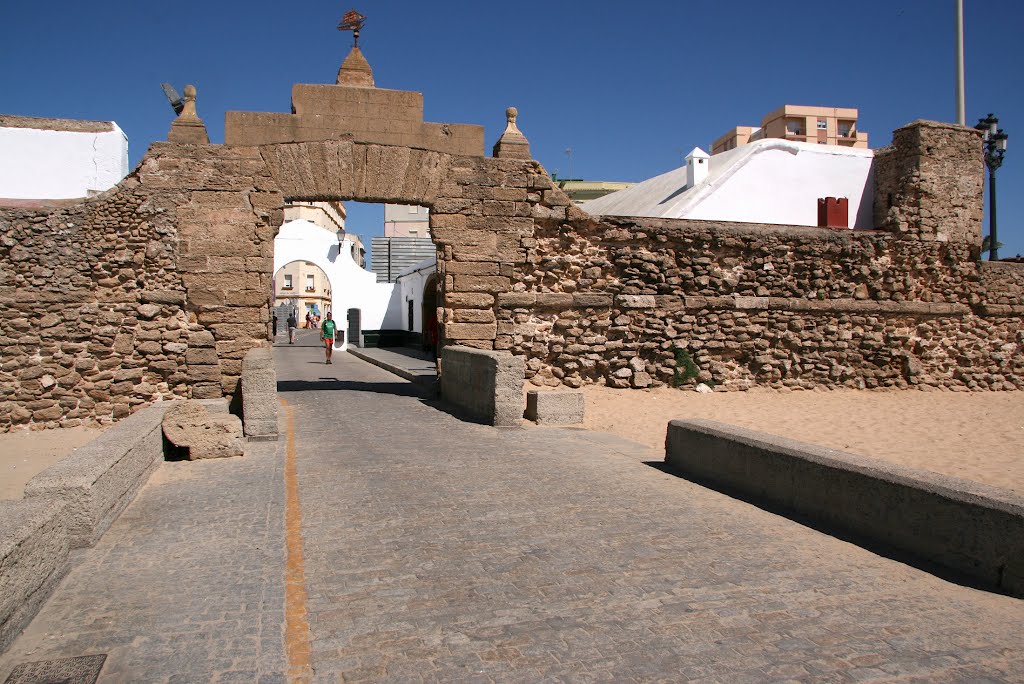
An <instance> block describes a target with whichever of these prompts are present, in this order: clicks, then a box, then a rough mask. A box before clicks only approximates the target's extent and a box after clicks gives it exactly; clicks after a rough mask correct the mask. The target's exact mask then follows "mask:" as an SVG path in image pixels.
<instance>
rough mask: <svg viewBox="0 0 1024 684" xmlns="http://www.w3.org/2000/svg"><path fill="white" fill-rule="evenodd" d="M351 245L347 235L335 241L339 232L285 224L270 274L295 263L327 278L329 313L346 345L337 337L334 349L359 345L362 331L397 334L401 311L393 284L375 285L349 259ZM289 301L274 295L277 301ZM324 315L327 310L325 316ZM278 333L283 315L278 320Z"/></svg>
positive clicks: (276, 243) (371, 277) (276, 242)
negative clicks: (310, 267)
mask: <svg viewBox="0 0 1024 684" xmlns="http://www.w3.org/2000/svg"><path fill="white" fill-rule="evenodd" d="M352 247H353V245H352V242H351V241H350V240H349V239H348V237H347V236H343V238H342V239H341V241H340V242H339V240H338V235H337V233H335V232H333V231H331V230H327V229H325V228H323V227H321V226H319V225H317V224H315V223H313V222H311V221H307V220H304V219H299V220H295V221H287V222H286V223H285V224H284V225H282V226H281V230H280V231H279V232H278V234H277V237H276V238H275V239H274V273H275V274H277V273H279V272H280V271H281V270H282V269H284V267H285V266H288V265H289V264H291V263H293V262H296V261H298V262H307V263H310V264H313V265H314V266H316V267H317V268H319V269H320V270H321V271H323V272H324V274H325V275H326V276H327V279H328V281H329V286H328V287H327V288H325V289H327V290H329V291H330V301H331V304H330V309H329V311H330V312H331V313H332V314H333V316H334V320H336V321H337V322H338V328H339V329H340V330H344V331H346V335H345V339H344V341H341V337H340V336H339V337H338V338H337V340H338V341H337V342H336V344H335V347H336V348H337V349H346V348H347V347H348V345H349V344H350V343H355V344H356V345H361V341H360V339H353V338H355V337H357V336H359V337H361V336H362V334H363V333H364V332H365V331H371V330H372V331H379V330H401V329H402V308H401V300H400V298H399V294H398V292H397V290H396V287H395V284H394V283H378V282H377V276H376V274H375V273H373V271H367V270H365V269H363V268H362V267H360V266H359V265H358V264H357V263H356V262H355V260H354V259H353V257H352V253H353V249H352ZM282 296H287V293H285V292H275V298H278V297H282ZM324 315H326V311H325V312H324ZM278 319H279V323H278V330H282V329H283V328H282V327H281V325H280V319H281V316H278Z"/></svg>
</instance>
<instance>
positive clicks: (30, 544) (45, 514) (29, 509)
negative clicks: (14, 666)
mask: <svg viewBox="0 0 1024 684" xmlns="http://www.w3.org/2000/svg"><path fill="white" fill-rule="evenodd" d="M69 549H70V535H69V533H68V519H67V516H66V515H65V506H64V504H63V503H60V502H58V501H49V500H46V499H29V500H26V499H20V500H17V501H0V653H3V652H4V650H5V649H6V648H7V647H8V646H10V645H11V642H13V641H14V639H15V638H16V637H17V636H18V634H20V633H21V630H23V629H25V627H27V626H28V623H29V622H31V621H32V618H33V617H35V614H36V613H37V612H38V611H39V609H40V608H41V607H42V605H43V602H44V601H46V598H47V597H48V596H49V595H50V592H51V591H53V588H54V587H56V586H57V583H58V582H60V580H61V578H62V577H64V575H65V574H66V573H67V571H68V567H69V562H68V551H69Z"/></svg>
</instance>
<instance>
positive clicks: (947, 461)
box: [584, 386, 1024, 495]
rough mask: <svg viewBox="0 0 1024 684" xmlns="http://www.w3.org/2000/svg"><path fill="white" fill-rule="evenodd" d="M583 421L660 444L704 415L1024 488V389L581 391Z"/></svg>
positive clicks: (1020, 490) (1006, 486)
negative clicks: (673, 425)
mask: <svg viewBox="0 0 1024 684" xmlns="http://www.w3.org/2000/svg"><path fill="white" fill-rule="evenodd" d="M584 393H585V396H586V401H587V407H586V418H585V423H584V426H585V427H587V428H588V429H591V430H599V431H605V432H611V433H614V434H617V435H620V436H622V437H626V438H628V439H632V440H634V441H637V442H641V443H643V444H647V445H649V446H652V447H655V448H657V449H664V445H665V432H666V428H667V425H668V422H669V420H675V419H680V418H706V419H710V420H717V421H720V422H723V423H730V424H733V425H739V426H742V427H746V428H750V429H753V430H759V431H761V432H767V433H771V434H774V435H779V436H782V437H789V438H791V439H796V440H799V441H802V442H810V443H812V444H818V445H821V446H826V447H830V448H832V449H840V450H843V451H849V452H851V453H857V454H861V455H863V456H869V457H872V458H877V459H883V460H886V461H890V462H892V463H898V464H901V465H906V466H910V467H914V468H922V469H926V470H931V471H933V472H937V473H941V474H944V475H952V476H954V477H959V478H964V479H968V480H974V481H976V482H983V483H985V484H989V485H994V486H996V487H1001V488H1003V489H1009V490H1011V491H1014V492H1016V493H1018V494H1022V495H1024V392H939V391H937V392H924V391H918V390H903V391H864V390H833V391H827V390H825V391H793V392H777V391H773V390H752V391H748V392H715V393H712V394H699V393H697V392H694V391H692V390H676V389H668V388H661V389H655V390H616V389H610V388H607V387H603V386H591V387H587V388H586V389H585V390H584Z"/></svg>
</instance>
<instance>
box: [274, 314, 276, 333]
mask: <svg viewBox="0 0 1024 684" xmlns="http://www.w3.org/2000/svg"><path fill="white" fill-rule="evenodd" d="M274 337H277V314H274Z"/></svg>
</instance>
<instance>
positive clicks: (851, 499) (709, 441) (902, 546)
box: [665, 420, 1024, 597]
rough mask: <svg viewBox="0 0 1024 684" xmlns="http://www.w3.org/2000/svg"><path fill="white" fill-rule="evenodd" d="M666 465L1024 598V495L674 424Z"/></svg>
mask: <svg viewBox="0 0 1024 684" xmlns="http://www.w3.org/2000/svg"><path fill="white" fill-rule="evenodd" d="M665 462H666V464H667V465H668V466H669V467H670V468H671V469H672V470H675V471H676V472H678V473H680V474H682V475H684V476H688V477H693V478H694V479H697V480H701V481H706V482H709V483H711V484H714V485H718V486H723V487H726V488H730V489H733V490H736V491H738V492H740V493H742V494H744V495H749V496H751V497H752V498H753V499H754V500H762V501H766V502H769V503H771V504H774V505H777V506H780V507H782V508H785V509H788V510H790V511H794V512H797V513H799V514H802V515H805V516H807V517H808V518H810V519H812V520H815V521H820V522H824V523H827V524H828V525H831V526H834V527H837V528H839V529H842V530H845V531H848V532H852V533H854V534H856V535H859V536H861V537H863V538H866V539H870V540H872V541H875V542H881V543H882V544H884V545H885V546H888V547H890V548H893V549H898V550H900V551H903V552H907V553H909V554H911V555H913V556H916V557H918V558H920V559H922V560H925V561H928V562H930V563H934V564H937V565H939V566H943V567H945V568H948V569H951V570H954V571H956V572H958V573H962V574H964V575H967V576H969V577H972V578H974V579H976V580H978V581H980V582H981V583H982V584H984V585H987V586H990V587H993V588H995V589H998V590H1000V591H1004V592H1006V593H1008V594H1011V595H1014V596H1018V597H1024V497H1021V496H1019V495H1017V494H1014V493H1013V492H1009V491H1006V490H1002V489H998V488H995V487H990V486H987V485H983V484H980V483H976V482H969V481H966V480H960V479H957V478H953V477H946V476H943V475H938V474H936V473H931V472H928V471H923V470H916V469H913V468H905V467H901V466H897V465H893V464H889V463H885V462H882V461H877V460H874V459H870V458H866V457H863V456H857V455H854V454H848V453H845V452H840V451H835V450H833V449H826V448H823V447H818V446H814V445H811V444H804V443H801V442H796V441H793V440H789V439H784V438H781V437H775V436H772V435H767V434H764V433H759V432H754V431H752V430H745V429H743V428H737V427H734V426H731V425H725V424H722V423H716V422H714V421H704V420H694V421H679V420H674V421H672V422H671V423H669V426H668V435H667V438H666V443H665Z"/></svg>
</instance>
